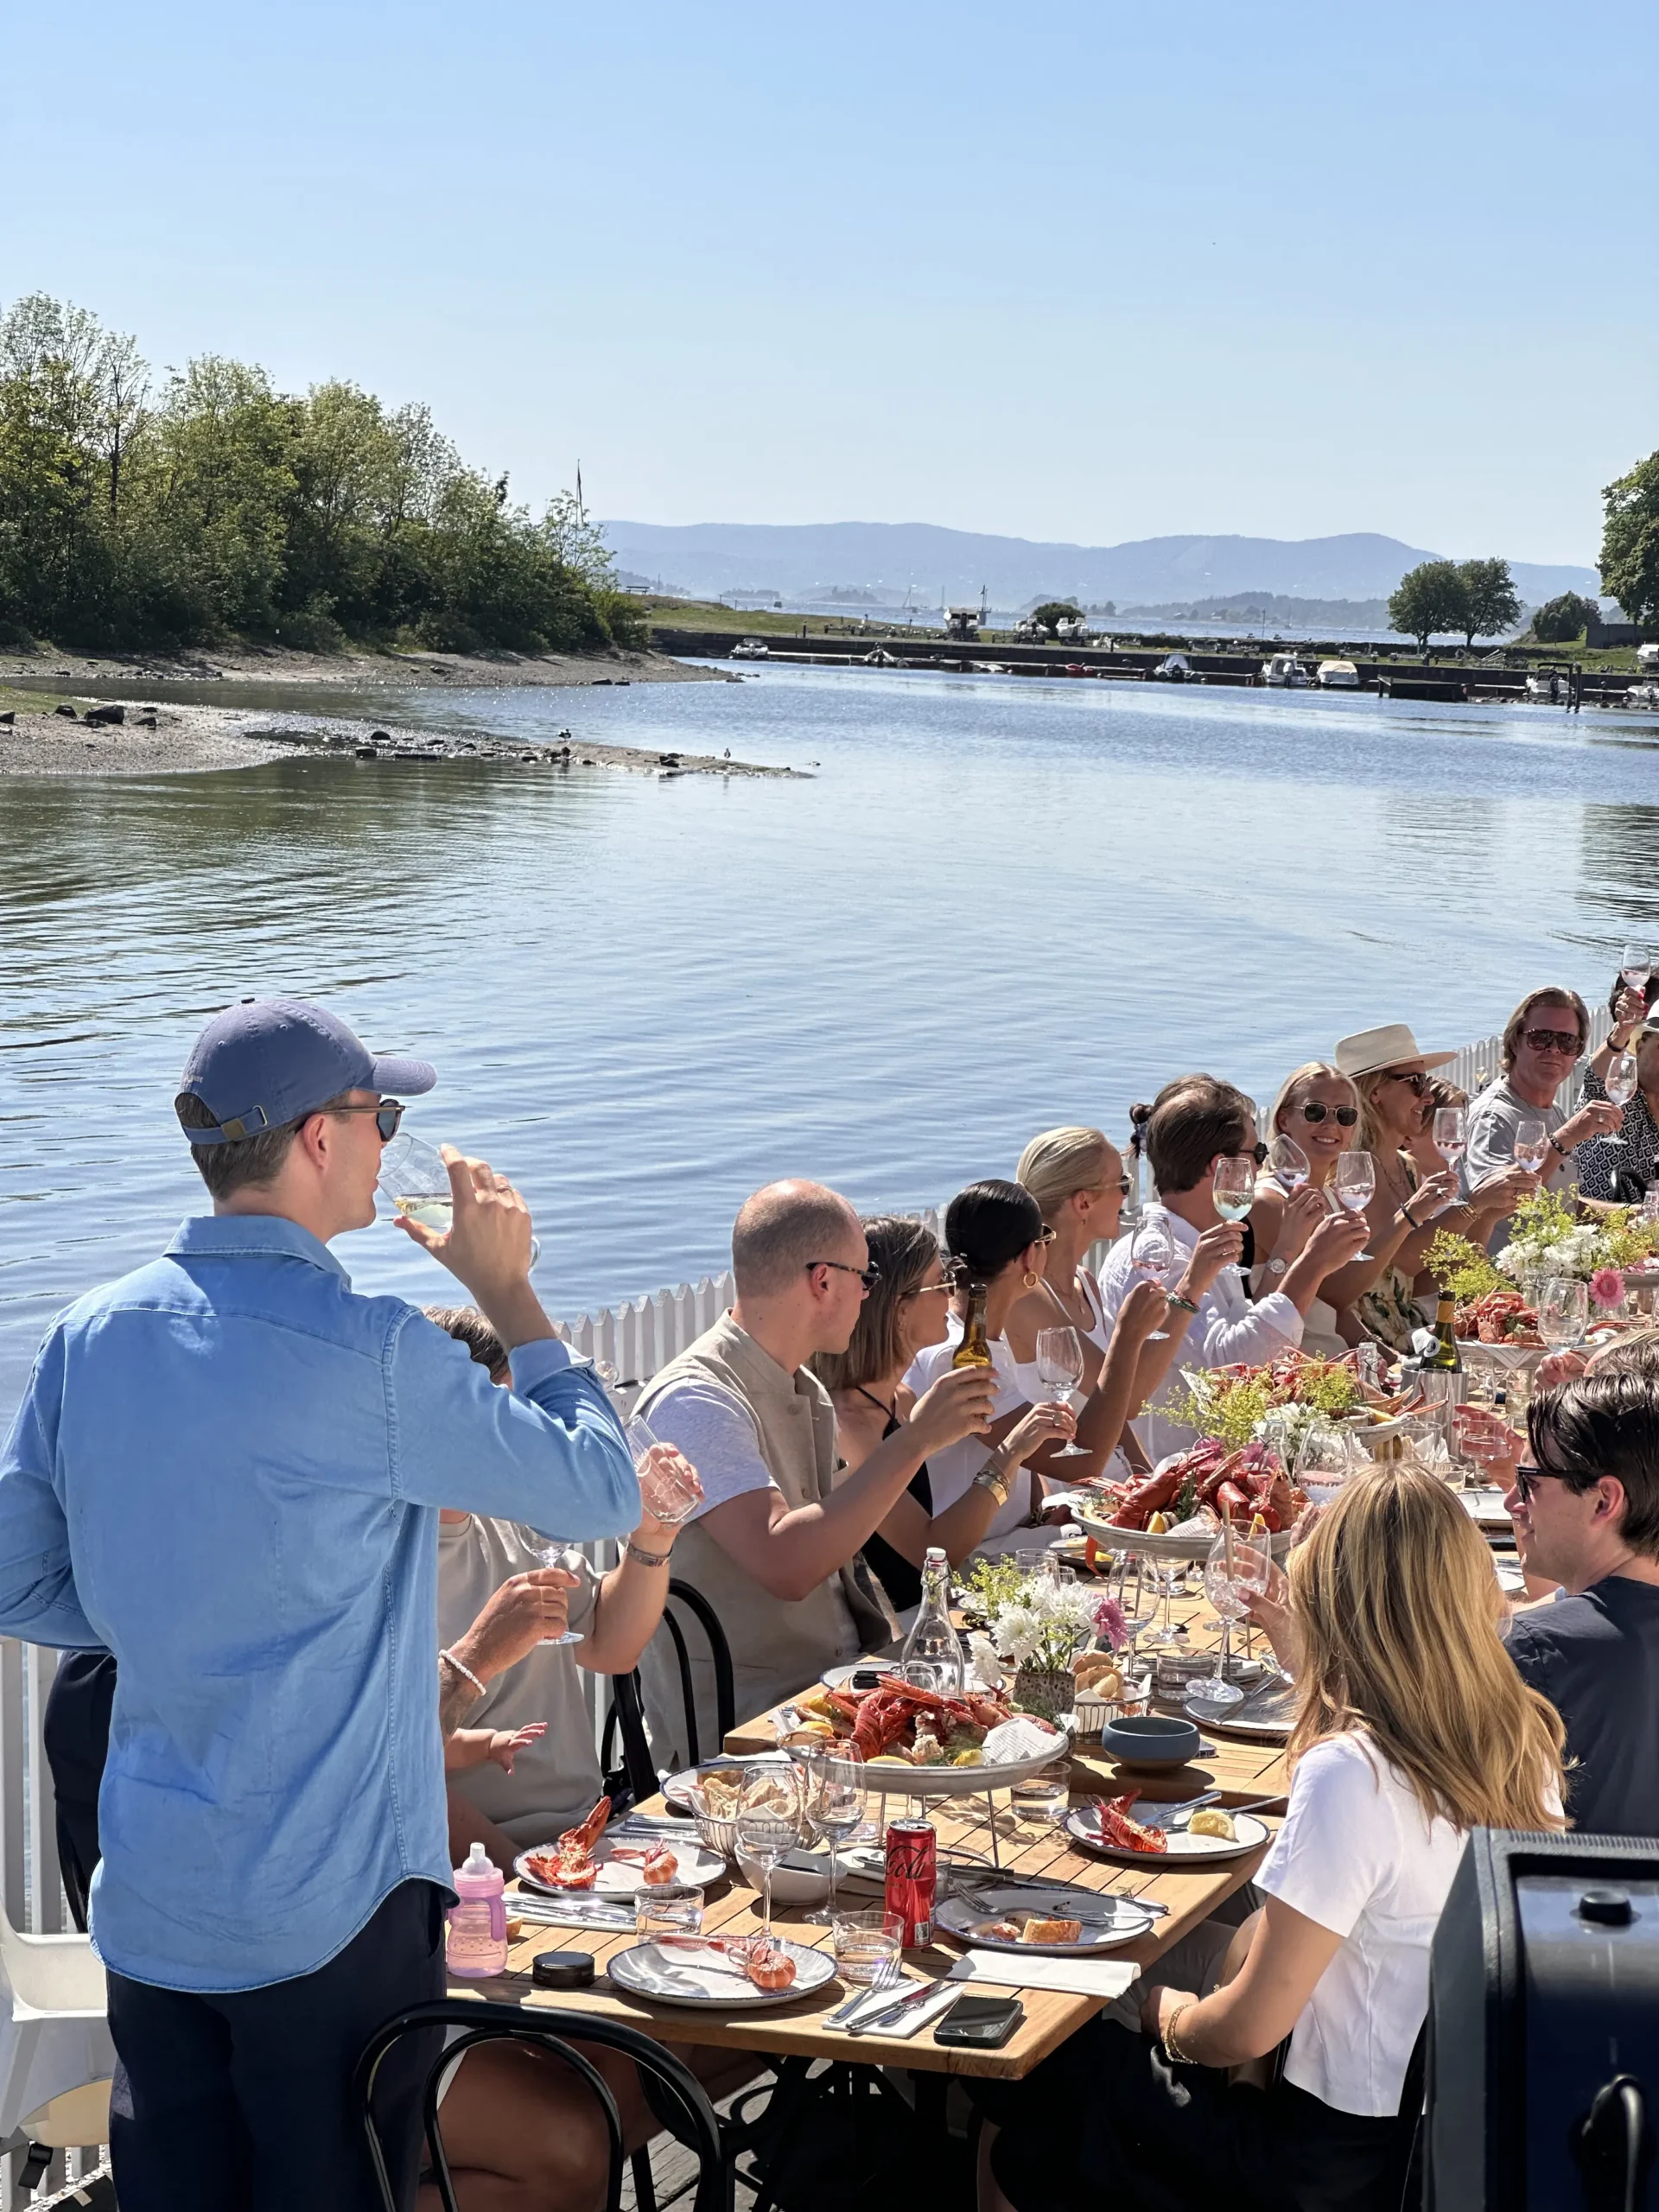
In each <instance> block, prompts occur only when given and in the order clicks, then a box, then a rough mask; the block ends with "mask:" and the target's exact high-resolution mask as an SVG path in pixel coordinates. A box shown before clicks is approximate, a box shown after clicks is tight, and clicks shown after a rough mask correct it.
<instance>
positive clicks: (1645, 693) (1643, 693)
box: [1624, 683, 1659, 708]
mask: <svg viewBox="0 0 1659 2212" xmlns="http://www.w3.org/2000/svg"><path fill="white" fill-rule="evenodd" d="M1624 703H1625V705H1626V706H1627V707H1648V708H1656V707H1659V683H1632V684H1631V686H1630V690H1628V691H1626V693H1625V694H1624Z"/></svg>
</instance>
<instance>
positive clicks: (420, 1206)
mask: <svg viewBox="0 0 1659 2212" xmlns="http://www.w3.org/2000/svg"><path fill="white" fill-rule="evenodd" d="M375 1181H376V1183H377V1184H378V1185H379V1187H380V1189H381V1190H382V1191H383V1192H385V1195H386V1197H387V1198H390V1199H391V1203H392V1206H393V1209H394V1210H395V1211H397V1212H398V1213H401V1214H406V1215H407V1216H408V1217H409V1218H410V1221H418V1222H419V1223H420V1224H421V1226H422V1228H423V1229H430V1230H435V1232H436V1234H437V1235H438V1236H448V1234H449V1231H450V1230H452V1229H453V1228H454V1225H455V1201H454V1192H453V1191H452V1189H451V1186H450V1182H449V1170H448V1167H447V1166H445V1164H444V1160H443V1155H442V1153H440V1152H439V1151H438V1150H437V1149H436V1148H435V1147H434V1146H432V1145H429V1144H428V1143H426V1142H425V1141H424V1140H423V1139H422V1138H420V1137H416V1136H411V1135H410V1133H409V1131H408V1130H407V1129H402V1130H399V1132H398V1134H397V1135H396V1136H395V1137H393V1138H392V1140H391V1143H390V1144H387V1145H384V1146H383V1147H381V1152H380V1173H378V1175H377V1176H376V1177H375ZM541 1256H542V1248H541V1244H540V1243H539V1242H538V1241H537V1238H535V1237H534V1236H532V1237H531V1240H530V1264H531V1267H532V1268H533V1267H534V1266H535V1264H536V1262H537V1260H539V1259H540V1258H541Z"/></svg>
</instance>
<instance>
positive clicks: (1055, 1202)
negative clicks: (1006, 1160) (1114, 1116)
mask: <svg viewBox="0 0 1659 2212" xmlns="http://www.w3.org/2000/svg"><path fill="white" fill-rule="evenodd" d="M1117 1156H1118V1155H1117V1147H1116V1145H1115V1144H1114V1143H1113V1142H1112V1141H1111V1139H1110V1138H1109V1136H1107V1135H1104V1133H1103V1131H1101V1130H1099V1129H1085V1128H1082V1127H1081V1126H1080V1125H1078V1124H1075V1123H1074V1124H1073V1125H1072V1126H1071V1128H1065V1129H1045V1130H1044V1131H1043V1134H1042V1135H1041V1136H1039V1137H1033V1139H1032V1141H1031V1142H1030V1143H1029V1144H1028V1145H1027V1147H1026V1148H1025V1150H1024V1151H1023V1152H1022V1153H1021V1154H1020V1165H1019V1166H1017V1167H1016V1168H1015V1169H1014V1181H1015V1182H1016V1183H1018V1184H1020V1185H1021V1186H1022V1187H1023V1188H1024V1189H1026V1190H1027V1191H1029V1192H1031V1195H1032V1197H1033V1198H1035V1199H1036V1201H1037V1203H1038V1205H1039V1206H1040V1207H1041V1208H1042V1210H1043V1219H1044V1221H1045V1222H1047V1221H1050V1220H1052V1217H1053V1216H1054V1215H1055V1214H1057V1213H1058V1211H1059V1210H1060V1208H1061V1207H1062V1206H1063V1205H1065V1202H1066V1200H1067V1199H1068V1198H1075V1197H1076V1196H1077V1192H1079V1191H1098V1190H1099V1189H1100V1188H1101V1187H1102V1185H1103V1184H1105V1183H1106V1182H1107V1180H1108V1179H1112V1168H1111V1164H1110V1163H1111V1161H1112V1160H1115V1159H1116V1158H1117ZM1120 1172H1121V1171H1120Z"/></svg>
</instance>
